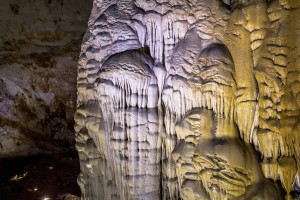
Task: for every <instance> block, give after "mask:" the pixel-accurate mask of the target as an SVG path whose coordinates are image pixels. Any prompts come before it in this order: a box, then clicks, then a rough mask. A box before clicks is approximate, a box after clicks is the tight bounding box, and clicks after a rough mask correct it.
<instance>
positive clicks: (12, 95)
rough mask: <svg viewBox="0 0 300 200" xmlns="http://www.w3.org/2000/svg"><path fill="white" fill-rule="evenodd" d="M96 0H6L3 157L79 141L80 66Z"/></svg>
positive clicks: (1, 53) (0, 60)
mask: <svg viewBox="0 0 300 200" xmlns="http://www.w3.org/2000/svg"><path fill="white" fill-rule="evenodd" d="M91 9H92V1H91V0H87V1H80V0H12V1H1V2H0V19H1V20H0V26H1V29H0V157H14V156H25V155H34V154H40V153H49V152H59V151H63V150H66V149H70V148H73V147H72V146H74V142H75V141H74V128H73V125H74V118H73V116H74V112H75V105H76V70H77V62H78V56H79V52H80V45H81V42H82V38H83V35H84V33H85V30H86V28H87V23H88V18H89V15H90V10H91Z"/></svg>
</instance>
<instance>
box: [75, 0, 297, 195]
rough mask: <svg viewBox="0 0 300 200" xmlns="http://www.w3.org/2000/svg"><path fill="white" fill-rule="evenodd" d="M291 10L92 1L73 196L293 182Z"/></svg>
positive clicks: (190, 0)
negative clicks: (77, 188) (78, 191)
mask: <svg viewBox="0 0 300 200" xmlns="http://www.w3.org/2000/svg"><path fill="white" fill-rule="evenodd" d="M297 19H300V3H299V1H296V0H271V1H267V0H240V1H238V0H237V1H226V0H224V1H221V0H212V1H211V0H209V1H208V0H187V1H177V0H171V1H165V0H147V1H146V0H113V1H106V0H102V1H100V0H94V3H93V9H92V12H91V16H90V19H89V25H88V29H87V32H86V34H85V38H84V41H83V44H82V49H81V55H80V60H79V67H78V76H77V109H76V115H75V123H76V125H75V130H76V133H77V135H76V147H77V150H78V152H79V156H80V162H81V174H80V176H79V179H78V181H79V185H80V186H81V191H82V199H234V198H235V199H282V198H283V193H282V191H280V187H282V188H283V189H284V190H285V192H286V198H287V199H288V198H292V195H291V194H290V192H291V191H293V192H294V193H299V164H300V162H299V142H300V140H299V139H298V137H299V136H298V135H299V127H300V121H299V112H300V67H299V64H300V63H299V61H300V50H299V44H300V43H299V33H300V24H299V23H298V20H297ZM270 180H273V181H270ZM275 181H278V183H279V186H278V185H276V184H275V183H274V182H275ZM294 197H295V195H294Z"/></svg>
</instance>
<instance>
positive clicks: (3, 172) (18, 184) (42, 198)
mask: <svg viewBox="0 0 300 200" xmlns="http://www.w3.org/2000/svg"><path fill="white" fill-rule="evenodd" d="M79 168H80V167H79V161H78V156H77V154H75V153H63V154H59V155H58V154H53V155H46V156H33V157H22V158H14V159H0V200H62V199H64V200H79V199H80V198H79V196H80V188H79V186H78V185H77V176H78V174H79Z"/></svg>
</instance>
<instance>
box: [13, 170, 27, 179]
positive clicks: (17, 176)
mask: <svg viewBox="0 0 300 200" xmlns="http://www.w3.org/2000/svg"><path fill="white" fill-rule="evenodd" d="M27 174H28V171H27V172H25V173H24V174H21V175H18V174H17V175H15V176H14V177H12V178H11V179H10V181H19V180H21V179H23V178H24V177H25V176H27Z"/></svg>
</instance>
